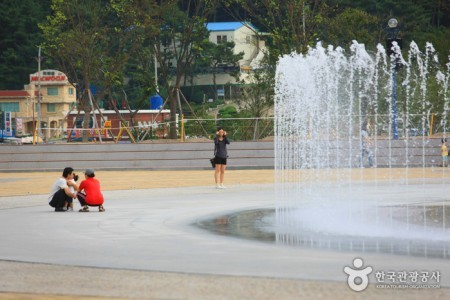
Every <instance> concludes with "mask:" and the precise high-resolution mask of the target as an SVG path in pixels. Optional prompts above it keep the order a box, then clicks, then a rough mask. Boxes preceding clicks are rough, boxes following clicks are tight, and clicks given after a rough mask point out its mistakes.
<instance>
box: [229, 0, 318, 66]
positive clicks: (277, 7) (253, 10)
mask: <svg viewBox="0 0 450 300" xmlns="http://www.w3.org/2000/svg"><path fill="white" fill-rule="evenodd" d="M323 2H324V1H322V0H286V1H272V0H256V1H255V0H229V1H225V4H224V5H225V6H226V7H229V8H230V13H231V14H232V15H233V16H234V17H235V18H236V19H238V20H242V17H241V16H240V15H238V13H239V11H237V12H236V11H232V10H231V9H232V8H233V7H236V4H237V5H239V7H240V8H241V9H243V10H244V11H245V12H246V13H247V14H248V16H249V17H250V18H251V20H252V22H254V23H255V24H258V25H260V26H262V29H263V30H265V31H267V32H268V33H269V36H268V38H267V42H266V45H267V47H268V49H269V53H270V55H271V61H272V62H271V64H275V62H276V61H277V60H278V57H279V56H280V55H284V54H289V53H291V52H292V51H295V52H297V53H304V52H305V51H306V50H307V48H308V46H309V45H310V44H311V43H312V42H314V39H315V37H316V34H317V28H318V25H319V24H320V23H321V21H322V19H323V16H322V14H323V12H324V9H325V8H326V6H325V4H324V3H323Z"/></svg>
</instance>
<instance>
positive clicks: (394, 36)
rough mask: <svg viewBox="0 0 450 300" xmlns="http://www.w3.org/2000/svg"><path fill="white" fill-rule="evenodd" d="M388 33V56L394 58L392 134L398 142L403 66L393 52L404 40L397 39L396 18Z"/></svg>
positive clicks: (389, 24) (389, 26) (400, 46)
mask: <svg viewBox="0 0 450 300" xmlns="http://www.w3.org/2000/svg"><path fill="white" fill-rule="evenodd" d="M387 25H388V27H387V31H388V33H389V36H388V38H387V39H386V49H387V54H388V55H389V56H391V57H392V56H393V58H392V62H391V65H392V119H393V120H392V121H393V122H392V133H393V135H394V140H398V121H397V69H398V68H400V67H401V64H399V63H398V56H399V54H398V53H395V52H394V51H393V50H392V47H393V46H394V42H395V43H396V44H397V45H398V47H399V48H400V49H401V48H402V39H400V38H397V34H398V32H399V28H398V21H397V19H395V18H392V19H390V20H389V21H388V24H387Z"/></svg>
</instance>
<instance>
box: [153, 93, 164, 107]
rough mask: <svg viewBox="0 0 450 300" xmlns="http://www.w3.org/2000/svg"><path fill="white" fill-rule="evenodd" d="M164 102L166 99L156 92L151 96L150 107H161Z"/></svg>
mask: <svg viewBox="0 0 450 300" xmlns="http://www.w3.org/2000/svg"><path fill="white" fill-rule="evenodd" d="M163 103H164V99H163V98H162V97H161V96H160V95H158V94H156V95H153V96H151V97H150V109H157V110H159V109H161V108H162V106H163Z"/></svg>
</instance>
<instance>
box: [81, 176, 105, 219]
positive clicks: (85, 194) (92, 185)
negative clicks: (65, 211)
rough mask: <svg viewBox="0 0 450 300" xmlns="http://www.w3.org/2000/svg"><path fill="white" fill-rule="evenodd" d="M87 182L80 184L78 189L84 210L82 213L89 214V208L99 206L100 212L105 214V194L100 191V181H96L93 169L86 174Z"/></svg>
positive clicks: (82, 209)
mask: <svg viewBox="0 0 450 300" xmlns="http://www.w3.org/2000/svg"><path fill="white" fill-rule="evenodd" d="M84 176H85V180H83V181H82V182H81V183H80V186H79V187H78V190H79V191H80V192H78V194H77V196H78V200H79V201H80V204H81V206H82V208H81V209H80V210H79V211H80V212H88V211H89V206H98V211H100V212H103V211H105V208H104V207H103V202H104V198H103V194H102V192H101V191H100V181H98V180H97V179H95V178H94V177H95V173H94V170H92V169H87V170H86V171H85V172H84Z"/></svg>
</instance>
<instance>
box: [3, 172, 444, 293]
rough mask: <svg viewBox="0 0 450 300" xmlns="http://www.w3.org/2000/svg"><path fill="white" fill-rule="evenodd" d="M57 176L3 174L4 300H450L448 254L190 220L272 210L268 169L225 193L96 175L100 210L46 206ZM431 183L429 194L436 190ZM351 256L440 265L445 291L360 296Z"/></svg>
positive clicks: (439, 176)
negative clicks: (271, 238) (338, 245)
mask: <svg viewBox="0 0 450 300" xmlns="http://www.w3.org/2000/svg"><path fill="white" fill-rule="evenodd" d="M81 171H82V170H81ZM354 173H355V174H354V176H355V177H356V178H359V179H361V180H371V179H373V178H374V177H377V178H380V176H381V177H382V178H386V179H388V178H394V179H399V178H402V177H403V176H405V173H404V171H403V170H389V171H386V170H382V169H368V170H367V169H366V170H356V171H355V172H354ZM407 175H408V176H409V177H410V178H419V177H423V176H425V177H426V178H427V179H429V183H430V184H431V185H432V184H436V183H441V182H442V181H443V180H448V179H449V178H450V172H448V173H447V170H442V169H439V168H436V169H432V168H430V169H426V170H423V169H412V170H410V171H409V172H408V174H407ZM59 176H60V173H59V172H44V173H42V172H31V173H30V172H22V173H1V174H0V182H1V183H2V185H1V187H0V228H1V229H0V241H1V247H0V270H1V272H0V299H109V298H113V299H117V298H138V299H380V298H383V299H406V298H408V299H445V298H448V297H449V296H450V289H449V287H450V261H449V260H447V259H432V258H426V257H409V256H401V255H389V254H382V253H362V254H361V253H355V252H337V251H327V250H317V249H308V248H300V247H288V246H281V245H277V244H271V243H264V242H258V241H251V240H244V239H240V238H234V237H229V236H222V235H214V234H212V233H210V232H208V231H204V230H202V229H199V228H197V227H195V226H193V224H195V223H196V222H198V221H199V220H202V219H204V218H206V217H209V216H215V215H222V214H226V213H230V212H235V211H241V210H247V209H258V208H273V207H274V198H275V195H274V189H273V180H274V172H273V171H272V170H232V171H229V172H227V174H226V182H227V185H228V188H227V189H224V190H217V189H215V188H214V185H213V184H212V181H213V177H212V176H213V173H212V171H103V172H102V171H98V172H97V178H98V179H99V180H101V182H102V186H103V189H104V194H105V196H106V202H105V208H106V212H105V213H99V212H98V211H96V210H95V209H91V212H89V213H78V212H64V213H55V212H53V211H52V209H51V208H50V207H49V206H48V205H47V195H46V193H47V192H48V189H49V187H50V185H51V183H52V182H53V181H54V180H55V179H56V178H58V177H59ZM434 190H435V189H433V188H430V197H431V198H433V196H436V198H437V197H438V194H436V195H434V194H433V191H434ZM444 192H445V191H444ZM436 193H437V192H436ZM441 193H442V191H439V195H441ZM400 201H407V200H406V199H400ZM75 208H79V205H78V204H76V205H75ZM355 257H362V258H364V262H365V264H366V265H369V266H372V267H373V268H374V269H375V270H396V271H400V270H407V271H413V270H417V271H421V270H422V271H424V270H428V271H433V270H439V271H440V273H441V279H440V285H441V287H440V288H428V289H427V288H423V289H411V288H403V289H382V288H377V287H376V286H375V284H374V283H373V282H371V284H370V285H369V287H368V288H367V289H366V290H364V291H363V292H359V293H358V292H354V291H352V290H351V289H350V288H349V287H348V285H347V282H346V280H347V276H346V274H345V273H344V272H343V269H344V267H345V266H351V263H352V261H353V259H354V258H355Z"/></svg>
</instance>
